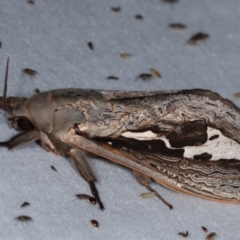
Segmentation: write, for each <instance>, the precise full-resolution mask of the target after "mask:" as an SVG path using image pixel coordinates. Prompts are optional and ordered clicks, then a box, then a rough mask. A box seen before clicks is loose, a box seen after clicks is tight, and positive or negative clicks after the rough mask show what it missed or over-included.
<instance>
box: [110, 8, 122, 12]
mask: <svg viewBox="0 0 240 240" xmlns="http://www.w3.org/2000/svg"><path fill="white" fill-rule="evenodd" d="M111 10H112V11H113V12H120V11H121V8H120V7H111Z"/></svg>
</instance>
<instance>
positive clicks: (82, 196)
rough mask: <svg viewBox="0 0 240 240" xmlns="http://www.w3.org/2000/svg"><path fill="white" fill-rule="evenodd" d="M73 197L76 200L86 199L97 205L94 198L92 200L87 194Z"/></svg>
mask: <svg viewBox="0 0 240 240" xmlns="http://www.w3.org/2000/svg"><path fill="white" fill-rule="evenodd" d="M75 196H76V197H77V198H78V199H87V200H88V201H89V202H90V203H91V204H93V205H96V203H97V201H96V198H94V197H92V196H90V195H88V194H76V195H75Z"/></svg>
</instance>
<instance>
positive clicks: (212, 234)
mask: <svg viewBox="0 0 240 240" xmlns="http://www.w3.org/2000/svg"><path fill="white" fill-rule="evenodd" d="M215 236H216V233H215V232H211V233H209V234H208V235H207V237H206V240H213V239H214V237H215Z"/></svg>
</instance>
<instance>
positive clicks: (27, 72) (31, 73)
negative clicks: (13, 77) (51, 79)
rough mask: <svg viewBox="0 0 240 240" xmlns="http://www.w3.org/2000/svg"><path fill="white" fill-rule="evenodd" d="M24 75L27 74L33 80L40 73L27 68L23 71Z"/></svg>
mask: <svg viewBox="0 0 240 240" xmlns="http://www.w3.org/2000/svg"><path fill="white" fill-rule="evenodd" d="M22 74H27V75H29V76H30V77H31V78H33V77H34V76H36V75H37V74H38V72H37V71H35V70H33V69H30V68H25V69H23V70H22Z"/></svg>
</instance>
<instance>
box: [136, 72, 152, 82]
mask: <svg viewBox="0 0 240 240" xmlns="http://www.w3.org/2000/svg"><path fill="white" fill-rule="evenodd" d="M152 76H153V75H152V74H151V73H141V74H140V75H138V76H137V79H138V78H141V79H142V80H144V81H147V80H149V79H151V78H152Z"/></svg>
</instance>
